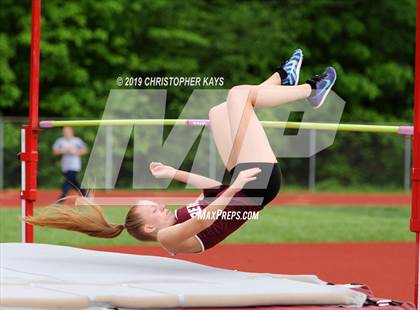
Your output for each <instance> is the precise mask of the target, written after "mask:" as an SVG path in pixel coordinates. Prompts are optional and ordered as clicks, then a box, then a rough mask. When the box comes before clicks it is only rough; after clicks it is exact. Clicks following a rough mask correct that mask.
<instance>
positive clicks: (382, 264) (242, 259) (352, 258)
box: [94, 243, 415, 301]
mask: <svg viewBox="0 0 420 310" xmlns="http://www.w3.org/2000/svg"><path fill="white" fill-rule="evenodd" d="M94 249H98V250H105V251H112V252H121V253H131V254H142V255H155V256H156V255H158V256H165V257H171V256H170V255H169V254H167V253H166V252H165V251H164V250H162V249H161V248H160V247H157V246H130V247H94ZM176 258H177V259H183V260H188V261H192V262H197V263H200V264H205V265H210V266H215V267H221V268H228V269H237V270H240V271H250V272H269V273H284V274H316V275H318V277H320V278H321V279H323V280H325V281H329V282H333V283H363V284H366V285H368V286H369V287H370V288H371V289H372V291H373V293H374V294H375V296H377V297H386V298H392V299H396V300H405V301H413V300H414V297H413V294H414V264H415V263H414V258H415V244H414V243H346V244H336V243H335V244H221V245H219V246H217V247H215V248H213V249H211V250H209V251H207V252H205V253H203V254H197V255H177V256H176ZM133 272H135V270H133Z"/></svg>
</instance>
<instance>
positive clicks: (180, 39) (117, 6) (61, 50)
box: [0, 0, 416, 186]
mask: <svg viewBox="0 0 420 310" xmlns="http://www.w3.org/2000/svg"><path fill="white" fill-rule="evenodd" d="M0 4H1V8H2V9H1V10H0V20H1V21H2V22H1V23H0V109H1V113H0V115H2V116H26V115H27V114H28V97H29V94H28V92H29V48H30V26H31V15H30V13H31V2H30V1H29V0H21V1H12V0H0ZM415 12H416V1H415V0H399V1H395V0H379V1H373V0H367V1H366V0H348V1H344V0H339V1H333V0H314V1H303V0H282V1H227V0H226V1H224V0H215V1H208V0H207V1H206V0H200V1H194V0H186V1H170V0H155V1H146V0H136V1H132V0H119V1H115V0H102V1H98V0H73V1H62V0H61V1H60V0H48V1H43V3H42V27H41V38H42V39H41V79H40V116H41V117H45V118H47V117H51V118H60V117H63V118H100V117H101V115H102V112H103V109H104V105H105V103H106V99H107V96H108V94H109V91H110V89H112V88H116V84H115V80H116V77H118V76H134V77H135V76H222V77H224V81H225V85H224V88H229V87H231V86H233V85H236V84H253V83H259V82H260V81H261V80H262V79H264V78H265V77H267V76H269V75H271V74H272V72H273V70H274V68H275V67H276V66H277V65H278V64H279V63H280V62H281V61H282V60H284V59H286V58H287V57H288V56H289V55H290V53H291V52H292V51H293V50H294V49H295V48H297V47H300V48H302V49H303V50H304V53H305V59H304V66H303V67H302V73H301V80H302V81H304V80H306V79H307V78H308V77H310V76H311V75H313V74H314V73H319V72H321V71H322V70H323V69H324V68H325V66H327V65H333V66H335V67H336V69H337V71H338V76H339V78H338V80H337V83H336V86H335V91H336V93H338V94H339V95H340V96H341V97H342V98H344V100H345V101H346V102H347V105H346V109H345V112H344V115H343V121H346V122H350V121H351V122H357V123H390V124H401V123H411V122H412V115H413V63H414V46H415ZM191 92H192V88H187V87H185V88H182V87H179V88H170V89H169V91H168V99H167V102H168V105H167V110H166V117H168V118H172V117H177V115H178V114H179V113H180V111H181V110H182V107H183V105H184V104H185V102H186V101H187V99H188V97H189V96H190V94H191ZM16 128H17V127H16V126H9V127H8V126H6V127H5V132H6V138H5V141H4V148H5V163H6V165H5V166H6V167H5V179H6V180H8V182H9V183H7V182H5V183H6V184H9V186H18V184H19V181H18V175H17V171H16V170H15V169H17V167H18V164H19V163H18V162H17V161H16V157H15V153H16V152H15V149H16V147H17V145H18V143H19V132H18V130H16ZM43 134H44V132H41V138H40V143H41V145H40V150H43V155H42V157H43V159H41V160H42V161H45V162H46V163H51V160H52V159H51V155H50V152H49V150H50V145H49V143H51V141H50V140H51V139H46V140H43V139H42V135H43ZM78 134H79V135H80V136H82V137H83V138H85V139H86V140H87V141H88V142H92V141H93V139H94V136H95V134H94V133H91V132H90V131H89V134H88V133H86V136H84V132H83V131H79V132H78ZM55 135H56V136H58V135H59V133H58V132H55ZM340 135H341V134H340ZM401 139H402V138H400V139H394V137H389V136H373V135H347V136H344V134H343V136H342V138H341V139H337V141H336V143H335V144H334V146H333V151H328V152H326V154H322V153H321V154H320V156H319V161H318V163H319V164H318V175H319V176H320V177H322V178H323V179H325V180H326V182H327V183H328V182H330V183H331V182H333V183H334V182H337V183H339V184H342V185H345V186H349V185H355V184H357V185H361V184H375V182H377V184H379V185H381V186H382V185H391V186H393V185H396V186H397V185H399V183H401V182H399V181H398V180H396V179H397V178H396V177H395V176H396V175H398V176H399V174H402V171H401V170H402V169H401V166H402V163H401V162H396V160H395V158H396V157H397V155H398V154H401V152H402V150H401V148H402V142H401V141H400V140H401ZM47 140H48V141H47ZM43 143H44V144H45V145H44V144H43ZM44 152H45V153H44ZM354 154H359V155H357V156H353V155H354ZM364 154H365V155H366V156H367V158H368V160H365V161H363V160H360V158H358V157H359V156H362V155H364ZM130 156H132V154H129V153H128V154H127V155H126V159H127V160H126V162H127V163H126V164H125V165H124V166H123V170H124V169H126V170H127V173H128V171H129V170H130V168H131V167H130V164H129V162H130ZM372 160H373V162H374V163H375V167H373V166H372ZM282 161H283V163H282V167H283V171H284V173H285V176H286V179H287V180H288V181H289V182H290V183H291V184H301V185H302V182H303V184H304V183H305V182H306V177H305V175H306V169H307V163H306V160H299V159H290V160H289V159H284V160H282ZM57 167H58V165H51V164H49V165H46V167H45V169H43V170H41V171H40V180H41V182H40V185H41V186H49V185H54V184H55V183H56V182H55V181H53V180H54V179H55V177H52V176H58V175H59V171H58V172H57V171H56V170H57ZM378 167H379V168H378ZM355 169H356V170H357V171H358V172H357V173H355V172H354V171H355ZM377 169H380V170H381V171H382V172H381V175H380V176H378V174H377ZM120 183H121V186H130V184H131V179H129V178H127V180H126V181H123V182H120ZM328 184H329V183H328Z"/></svg>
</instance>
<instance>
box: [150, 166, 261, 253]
mask: <svg viewBox="0 0 420 310" xmlns="http://www.w3.org/2000/svg"><path fill="white" fill-rule="evenodd" d="M260 172H261V169H260V168H251V169H247V170H243V171H241V172H240V173H239V174H238V176H237V178H236V179H235V181H234V182H233V184H232V185H231V186H229V187H228V188H227V189H226V190H225V191H224V192H223V193H222V194H221V195H220V196H219V197H217V198H216V199H215V200H214V201H213V202H212V203H211V204H209V205H208V206H207V207H206V209H205V211H206V212H208V213H210V214H216V213H217V211H219V210H221V211H223V210H224V209H225V208H226V206H228V205H229V202H230V201H231V200H232V198H233V197H234V196H235V194H236V193H237V192H238V191H240V190H241V189H242V188H243V187H244V186H245V184H247V183H248V182H250V181H253V180H255V179H256V175H257V174H258V173H260ZM215 221H216V218H215V217H200V216H196V217H193V218H191V219H189V220H188V221H185V222H184V223H181V224H177V225H172V226H169V227H167V228H164V229H162V230H160V231H159V232H158V235H157V239H158V241H159V242H160V243H161V245H162V246H163V247H164V248H165V249H166V250H168V251H169V252H171V253H174V254H176V253H179V252H180V251H182V249H185V243H187V242H188V241H191V240H190V239H192V238H194V236H195V235H197V234H198V233H199V232H201V231H203V230H205V229H206V228H208V227H210V226H211V225H212V224H213V223H214V222H215Z"/></svg>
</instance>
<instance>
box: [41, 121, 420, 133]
mask: <svg viewBox="0 0 420 310" xmlns="http://www.w3.org/2000/svg"><path fill="white" fill-rule="evenodd" d="M261 124H262V126H263V127H266V128H291V129H315V130H328V131H349V132H371V133H395V134H400V135H406V136H411V135H413V126H386V125H362V124H334V123H308V122H306V123H305V122H277V121H261ZM209 125H210V122H209V120H207V119H112V120H66V121H53V120H48V121H41V122H40V124H39V126H40V127H41V128H54V127H64V126H71V127H94V126H209Z"/></svg>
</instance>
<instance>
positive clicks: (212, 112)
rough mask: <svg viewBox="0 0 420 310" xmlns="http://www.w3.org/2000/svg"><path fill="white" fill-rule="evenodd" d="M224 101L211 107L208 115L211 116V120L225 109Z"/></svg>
mask: <svg viewBox="0 0 420 310" xmlns="http://www.w3.org/2000/svg"><path fill="white" fill-rule="evenodd" d="M223 104H224V103H220V104H218V105H215V106H213V107H212V108H210V110H209V113H208V116H209V120H210V121H211V120H212V119H214V118H215V117H217V115H218V114H220V113H221V112H223V111H222V110H223V109H224V107H223Z"/></svg>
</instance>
